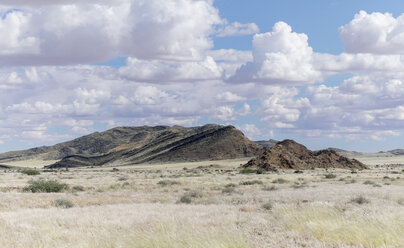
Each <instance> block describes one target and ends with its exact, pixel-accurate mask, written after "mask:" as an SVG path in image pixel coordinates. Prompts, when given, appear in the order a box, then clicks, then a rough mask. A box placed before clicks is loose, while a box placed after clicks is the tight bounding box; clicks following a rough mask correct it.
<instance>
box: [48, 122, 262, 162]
mask: <svg viewBox="0 0 404 248" xmlns="http://www.w3.org/2000/svg"><path fill="white" fill-rule="evenodd" d="M122 132H123V133H124V135H121V133H122ZM104 134H106V136H107V137H109V138H108V139H105V137H106V136H104ZM97 136H99V137H102V138H101V139H100V140H99V141H98V142H96V141H95V140H94V139H93V138H91V139H90V140H91V142H85V143H86V144H88V145H89V146H90V147H92V146H94V143H95V144H99V145H98V147H99V148H98V149H97V152H95V153H93V154H91V153H90V154H89V152H86V153H84V154H83V153H76V154H74V153H73V154H72V153H71V152H69V153H66V154H68V155H67V156H65V157H63V158H62V159H61V160H60V161H59V162H57V163H54V164H52V165H50V166H47V168H61V167H63V168H66V167H79V166H101V165H116V166H118V165H125V164H139V163H167V162H188V161H201V160H221V159H230V158H241V157H253V156H256V155H257V154H259V153H260V151H261V147H260V146H259V145H257V144H255V143H253V142H252V141H250V140H249V139H247V138H246V137H245V136H244V134H243V133H242V132H240V131H239V130H237V129H236V128H235V127H233V126H219V125H205V126H202V127H193V128H185V127H179V126H175V127H141V128H116V129H112V130H108V131H106V132H104V133H99V134H98V135H97ZM112 136H115V137H116V136H119V137H121V136H122V137H123V138H122V139H121V142H117V141H116V140H113V138H112V140H111V142H108V140H109V139H110V138H111V137H112ZM75 143H76V142H74V144H75ZM80 147H81V149H82V150H83V151H88V150H89V149H90V148H88V147H86V146H83V145H80ZM71 149H72V147H67V148H64V150H68V151H71ZM98 151H99V152H98ZM105 151H107V152H105Z"/></svg>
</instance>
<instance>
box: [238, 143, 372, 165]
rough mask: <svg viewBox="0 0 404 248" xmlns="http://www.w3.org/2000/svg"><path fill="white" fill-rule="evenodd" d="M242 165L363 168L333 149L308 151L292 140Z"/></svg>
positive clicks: (278, 144)
mask: <svg viewBox="0 0 404 248" xmlns="http://www.w3.org/2000/svg"><path fill="white" fill-rule="evenodd" d="M244 167H246V168H249V167H253V168H262V169H264V170H277V169H295V170H305V169H312V168H344V169H365V168H367V167H366V166H365V165H364V164H362V163H361V162H359V161H357V160H355V159H349V158H346V157H343V156H341V155H338V154H337V153H336V152H335V151H333V150H321V151H310V150H309V149H307V148H306V147H305V146H303V145H301V144H298V143H296V142H295V141H293V140H284V141H282V142H279V143H277V144H276V145H275V146H273V147H271V148H265V149H264V151H263V153H262V154H261V155H259V156H258V157H257V158H254V159H252V160H250V161H249V162H248V163H247V164H245V165H244Z"/></svg>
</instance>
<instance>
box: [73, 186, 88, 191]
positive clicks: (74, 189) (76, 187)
mask: <svg viewBox="0 0 404 248" xmlns="http://www.w3.org/2000/svg"><path fill="white" fill-rule="evenodd" d="M72 190H73V191H84V190H85V189H84V187H83V186H81V185H75V186H73V187H72Z"/></svg>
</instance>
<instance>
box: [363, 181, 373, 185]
mask: <svg viewBox="0 0 404 248" xmlns="http://www.w3.org/2000/svg"><path fill="white" fill-rule="evenodd" d="M363 184H367V185H373V184H375V182H373V181H370V180H367V181H365V182H364V183H363Z"/></svg>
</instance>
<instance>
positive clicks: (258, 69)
mask: <svg viewBox="0 0 404 248" xmlns="http://www.w3.org/2000/svg"><path fill="white" fill-rule="evenodd" d="M253 56H254V61H253V62H251V63H247V64H245V65H244V66H242V67H241V68H240V69H239V70H237V72H236V74H235V75H234V76H233V77H231V78H230V81H235V82H260V83H269V84H307V83H314V82H318V81H320V80H321V79H322V75H321V72H319V71H317V70H316V69H315V68H314V66H313V49H312V48H311V47H310V46H309V44H308V37H307V35H305V34H298V33H295V32H292V28H291V27H290V26H289V25H288V24H286V23H284V22H278V23H276V24H275V25H274V27H273V28H272V32H270V33H264V34H256V35H255V36H254V39H253Z"/></svg>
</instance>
